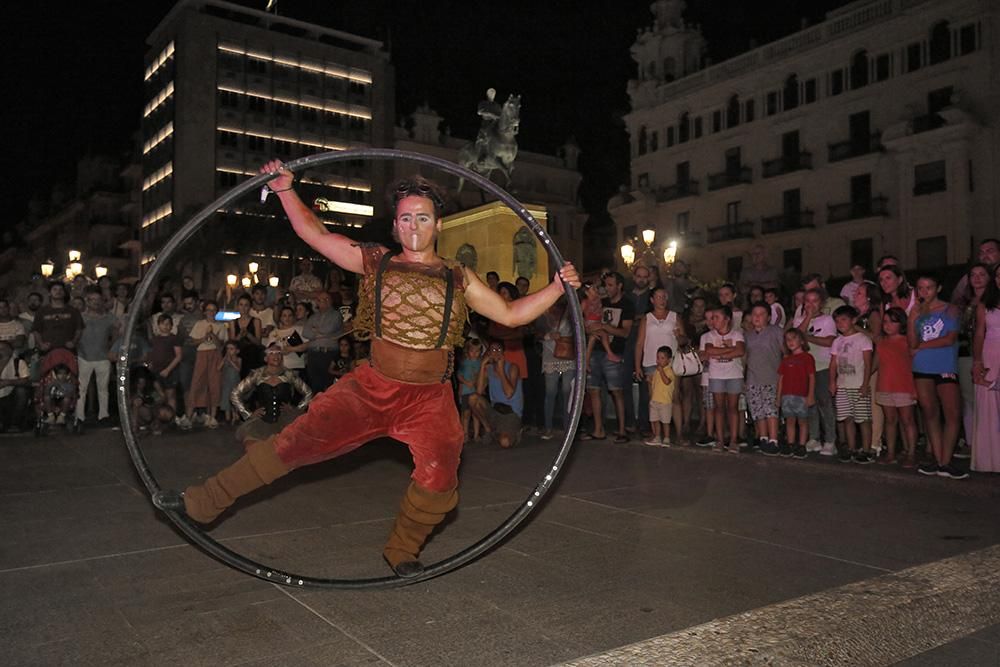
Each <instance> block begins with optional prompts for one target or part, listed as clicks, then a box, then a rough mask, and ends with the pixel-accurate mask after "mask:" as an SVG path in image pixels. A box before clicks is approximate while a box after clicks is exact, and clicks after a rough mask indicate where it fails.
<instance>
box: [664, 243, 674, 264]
mask: <svg viewBox="0 0 1000 667" xmlns="http://www.w3.org/2000/svg"><path fill="white" fill-rule="evenodd" d="M676 259H677V241H671V242H670V244H669V245H667V247H666V248H665V249H664V251H663V262H664V263H665V264H666V265H667V266H670V265H671V264H673V263H674V261H675V260H676Z"/></svg>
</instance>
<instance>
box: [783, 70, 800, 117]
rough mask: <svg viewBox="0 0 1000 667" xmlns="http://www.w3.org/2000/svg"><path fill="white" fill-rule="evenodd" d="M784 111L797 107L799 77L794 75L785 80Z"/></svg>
mask: <svg viewBox="0 0 1000 667" xmlns="http://www.w3.org/2000/svg"><path fill="white" fill-rule="evenodd" d="M784 94H785V111H789V110H791V109H794V108H795V107H797V106H799V77H798V76H796V75H795V74H792V75H790V76H789V77H788V78H787V79H785V89H784Z"/></svg>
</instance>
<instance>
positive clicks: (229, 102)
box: [219, 90, 240, 109]
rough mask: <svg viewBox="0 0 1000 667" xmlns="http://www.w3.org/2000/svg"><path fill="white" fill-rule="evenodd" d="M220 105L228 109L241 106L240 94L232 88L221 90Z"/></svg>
mask: <svg viewBox="0 0 1000 667" xmlns="http://www.w3.org/2000/svg"><path fill="white" fill-rule="evenodd" d="M219 106H221V107H224V108H226V109H237V108H239V106H240V96H239V95H237V94H236V93H234V92H233V91H231V90H223V91H220V92H219Z"/></svg>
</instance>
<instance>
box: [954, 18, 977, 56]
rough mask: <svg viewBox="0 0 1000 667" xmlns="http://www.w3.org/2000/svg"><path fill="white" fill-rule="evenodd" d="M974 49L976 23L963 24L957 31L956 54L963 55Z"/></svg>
mask: <svg viewBox="0 0 1000 667" xmlns="http://www.w3.org/2000/svg"><path fill="white" fill-rule="evenodd" d="M975 50H976V24H975V23H970V24H969V25H963V26H962V29H961V30H959V31H958V55H960V56H965V55H968V54H970V53H972V52H973V51H975Z"/></svg>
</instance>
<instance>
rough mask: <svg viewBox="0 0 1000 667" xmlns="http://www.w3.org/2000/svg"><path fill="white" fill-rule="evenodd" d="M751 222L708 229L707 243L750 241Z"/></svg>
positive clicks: (751, 233) (746, 221) (751, 232)
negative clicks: (736, 240) (735, 240)
mask: <svg viewBox="0 0 1000 667" xmlns="http://www.w3.org/2000/svg"><path fill="white" fill-rule="evenodd" d="M753 226H754V225H753V220H744V221H743V222H737V223H736V224H731V225H722V226H721V227H709V228H708V242H709V243H718V242H720V241H732V240H734V239H752V238H753V237H754V233H753Z"/></svg>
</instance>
